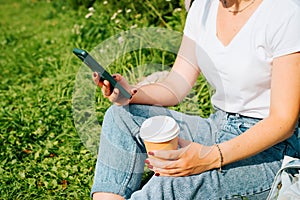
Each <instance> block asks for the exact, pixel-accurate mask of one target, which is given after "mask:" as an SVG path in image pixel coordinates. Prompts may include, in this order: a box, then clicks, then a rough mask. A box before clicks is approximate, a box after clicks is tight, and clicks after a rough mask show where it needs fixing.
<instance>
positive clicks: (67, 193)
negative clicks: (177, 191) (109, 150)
mask: <svg viewBox="0 0 300 200" xmlns="http://www.w3.org/2000/svg"><path fill="white" fill-rule="evenodd" d="M91 6H93V9H94V10H91V9H90V10H89V9H88V8H89V7H91ZM185 16H186V12H185V10H184V9H183V1H173V0H172V1H171V0H152V1H150V0H144V1H129V0H121V1H117V0H112V1H100V0H99V1H95V2H94V1H79V0H77V1H71V0H69V1H50V0H40V1H38V0H11V1H4V0H0V45H1V53H0V80H1V85H0V105H1V106H0V199H89V192H90V188H91V184H92V181H93V174H94V169H95V162H96V155H95V154H94V153H93V152H91V151H89V150H88V149H87V148H86V146H85V145H84V144H83V143H82V140H81V139H80V137H79V135H78V132H77V130H76V128H75V125H74V120H73V113H72V96H73V91H74V83H75V79H76V75H77V73H78V70H79V69H80V67H81V62H80V61H79V60H78V59H77V58H76V57H75V56H74V55H73V54H72V49H73V48H74V47H80V48H84V49H87V50H92V49H93V48H94V47H95V46H97V45H98V44H99V43H101V42H102V41H104V40H106V39H107V38H110V37H112V36H114V35H116V34H118V33H120V32H122V31H126V30H130V29H135V28H142V27H160V28H165V29H168V30H174V31H179V32H182V30H183V27H184V21H185ZM174 58H175V55H174V54H172V53H168V52H160V51H157V50H153V51H152V50H143V51H136V52H132V53H129V54H128V55H126V56H123V57H122V58H120V59H118V60H116V62H114V63H113V64H112V65H113V66H114V67H111V69H113V72H115V73H116V72H122V71H123V70H124V68H128V67H129V68H130V67H133V66H136V65H143V64H145V63H151V62H155V63H157V62H160V63H164V65H167V66H171V65H172V63H173V61H174ZM142 76H143V75H142ZM192 94H193V95H189V96H188V97H187V98H186V100H185V101H184V102H183V103H182V104H180V105H179V106H176V107H173V108H172V109H176V110H180V111H183V112H189V111H191V110H192V112H193V114H199V115H201V116H204V117H205V116H207V115H208V114H209V113H210V110H211V108H210V103H209V101H208V98H209V89H208V87H207V84H206V83H205V81H204V80H203V79H202V78H199V81H198V82H197V84H196V86H195V87H194V89H193V91H192ZM95 102H96V105H97V107H96V113H97V119H98V121H99V123H100V124H101V122H102V119H103V115H104V112H105V110H106V109H107V108H108V106H109V105H110V103H109V102H107V101H106V100H104V99H103V98H102V97H101V95H100V93H99V91H98V92H97V95H96V97H95ZM191 105H193V106H192V107H193V108H191Z"/></svg>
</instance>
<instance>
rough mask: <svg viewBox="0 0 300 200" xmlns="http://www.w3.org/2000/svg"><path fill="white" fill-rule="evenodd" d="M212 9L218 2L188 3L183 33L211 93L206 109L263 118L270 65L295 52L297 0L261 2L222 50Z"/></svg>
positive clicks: (299, 26) (299, 22) (299, 44)
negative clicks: (208, 105) (211, 108)
mask: <svg viewBox="0 0 300 200" xmlns="http://www.w3.org/2000/svg"><path fill="white" fill-rule="evenodd" d="M218 5H219V0H196V1H194V3H193V5H192V7H191V9H190V10H189V13H188V16H187V20H186V25H185V29H184V35H185V36H187V37H189V38H190V39H192V40H193V41H194V42H195V43H196V50H195V53H196V57H197V64H198V65H199V67H200V69H201V71H202V73H203V74H204V76H205V77H206V79H207V81H208V82H209V83H210V84H211V85H212V86H213V87H214V88H215V90H216V92H215V94H214V95H213V96H212V104H213V105H214V106H216V107H218V108H220V109H222V110H224V111H227V112H232V113H239V114H241V115H245V116H250V117H256V118H265V117H267V116H268V114H269V107H270V83H271V68H272V61H273V59H274V58H276V57H279V56H282V55H286V54H290V53H293V52H298V51H300V0H263V1H262V3H261V4H260V6H259V7H258V8H257V10H256V11H255V12H254V13H253V15H252V16H251V17H250V19H249V20H248V21H247V22H246V24H245V25H244V26H243V27H242V29H241V30H240V31H239V32H238V33H237V35H236V36H235V37H234V38H233V40H232V41H231V42H230V43H229V44H228V45H227V46H224V45H223V44H222V43H221V42H220V40H219V39H218V38H217V36H216V18H217V10H218ZM287 67H288V66H287Z"/></svg>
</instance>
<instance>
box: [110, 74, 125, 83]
mask: <svg viewBox="0 0 300 200" xmlns="http://www.w3.org/2000/svg"><path fill="white" fill-rule="evenodd" d="M112 77H113V78H114V79H115V80H116V81H117V82H118V81H120V80H121V79H122V78H123V76H121V75H120V74H113V75H112Z"/></svg>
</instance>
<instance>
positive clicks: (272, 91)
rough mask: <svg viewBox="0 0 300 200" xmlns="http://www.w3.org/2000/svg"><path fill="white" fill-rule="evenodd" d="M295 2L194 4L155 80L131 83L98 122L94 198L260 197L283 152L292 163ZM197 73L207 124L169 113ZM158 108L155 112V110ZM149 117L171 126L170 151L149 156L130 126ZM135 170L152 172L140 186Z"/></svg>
mask: <svg viewBox="0 0 300 200" xmlns="http://www.w3.org/2000/svg"><path fill="white" fill-rule="evenodd" d="M299 19H300V1H298V0H196V1H194V3H193V5H192V6H191V9H190V11H189V13H188V16H187V21H186V25H185V29H184V36H183V40H182V44H181V47H180V50H179V53H178V56H177V58H176V61H175V63H174V66H173V68H172V70H171V71H170V73H169V75H168V76H167V78H166V79H165V80H164V81H161V82H159V83H154V84H149V85H144V86H141V87H139V88H135V87H133V86H130V85H129V84H128V83H127V81H126V80H125V79H124V78H123V77H122V76H121V75H116V76H115V79H116V80H117V81H118V82H119V83H120V84H121V85H123V86H124V87H125V88H127V89H128V90H129V91H131V92H132V94H133V97H132V99H130V100H127V99H125V98H122V96H121V95H119V91H118V90H117V89H114V90H113V91H110V90H109V88H110V87H109V83H108V82H107V81H99V80H100V79H99V76H98V74H97V73H94V76H93V78H94V81H95V82H96V83H97V84H98V85H99V87H101V88H102V92H103V94H104V96H105V97H107V98H108V99H109V100H110V101H111V102H113V103H114V104H115V105H113V106H111V107H110V108H109V109H108V111H107V112H106V115H105V117H104V122H103V126H102V133H101V140H100V141H101V142H100V149H99V156H98V160H97V165H96V173H95V177H94V184H93V187H92V196H93V198H94V199H102V200H103V199H141V200H146V199H149V200H150V199H151V200H158V199H203V200H207V199H234V198H239V199H241V198H244V197H245V198H248V199H265V198H266V197H267V195H268V192H269V190H270V187H271V185H272V182H273V178H274V176H275V174H276V172H277V171H278V170H279V168H280V166H281V164H282V160H283V157H284V155H289V156H293V157H299V153H300V152H299V149H300V147H299V138H298V134H299V133H298V131H297V130H298V129H295V126H298V125H297V121H298V118H299V110H300V39H299V36H300V23H299ZM200 73H203V74H204V76H205V77H206V79H207V80H208V82H209V83H210V84H211V85H212V86H213V87H214V88H215V90H216V92H215V94H214V95H213V96H212V99H211V101H212V104H213V106H214V108H215V110H216V111H215V112H214V113H213V114H211V116H210V117H209V118H208V119H203V118H201V117H199V116H190V115H186V114H183V113H179V112H175V111H172V110H168V109H167V108H165V107H167V106H173V105H176V104H178V103H179V102H180V101H181V100H182V99H183V98H184V97H185V96H186V95H187V94H188V93H189V91H190V89H191V88H192V86H193V85H194V84H195V82H196V80H197V78H198V76H199V74H200ZM158 105H160V106H158ZM155 115H169V116H171V117H173V118H174V119H175V120H176V121H177V123H178V124H179V126H180V135H179V136H180V140H179V146H180V148H179V149H178V150H170V151H166V150H160V151H153V152H148V155H151V157H148V158H147V154H146V150H145V147H144V144H143V141H142V140H141V138H140V137H139V128H140V126H141V124H142V123H143V121H144V120H145V119H147V118H149V117H152V116H155ZM144 163H146V164H147V166H148V167H149V169H151V170H153V171H154V172H155V176H153V177H152V178H151V179H150V180H149V182H148V183H147V184H146V185H145V186H144V187H143V188H142V189H139V187H140V184H141V177H142V174H143V167H144Z"/></svg>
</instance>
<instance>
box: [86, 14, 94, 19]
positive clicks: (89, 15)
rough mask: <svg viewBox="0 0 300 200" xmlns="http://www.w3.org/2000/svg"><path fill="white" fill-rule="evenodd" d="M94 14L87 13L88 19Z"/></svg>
mask: <svg viewBox="0 0 300 200" xmlns="http://www.w3.org/2000/svg"><path fill="white" fill-rule="evenodd" d="M92 15H93V13H88V14H86V15H85V18H86V19H88V18H90V17H91V16H92Z"/></svg>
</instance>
